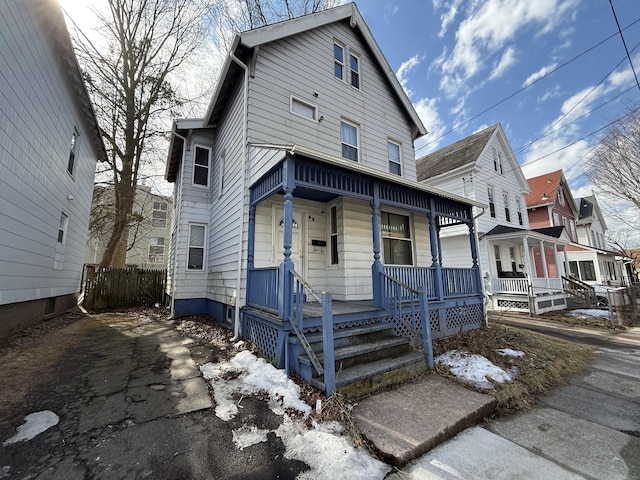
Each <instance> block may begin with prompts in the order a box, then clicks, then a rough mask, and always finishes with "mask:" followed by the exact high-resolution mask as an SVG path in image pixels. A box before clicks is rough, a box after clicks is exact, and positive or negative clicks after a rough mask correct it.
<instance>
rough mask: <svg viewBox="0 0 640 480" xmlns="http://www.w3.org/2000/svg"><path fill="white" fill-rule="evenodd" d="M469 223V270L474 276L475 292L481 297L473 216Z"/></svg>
mask: <svg viewBox="0 0 640 480" xmlns="http://www.w3.org/2000/svg"><path fill="white" fill-rule="evenodd" d="M471 217H472V218H471V221H470V222H469V242H470V243H471V260H472V266H471V268H472V269H473V271H474V276H475V279H476V282H477V285H476V291H477V293H478V295H482V274H481V273H480V266H479V265H478V241H477V239H476V228H475V224H474V221H473V215H471Z"/></svg>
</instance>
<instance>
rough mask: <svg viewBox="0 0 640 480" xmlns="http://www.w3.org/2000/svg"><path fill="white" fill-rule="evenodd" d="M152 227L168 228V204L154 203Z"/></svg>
mask: <svg viewBox="0 0 640 480" xmlns="http://www.w3.org/2000/svg"><path fill="white" fill-rule="evenodd" d="M151 226H152V227H157V228H165V227H166V226H167V202H153V212H152V213H151Z"/></svg>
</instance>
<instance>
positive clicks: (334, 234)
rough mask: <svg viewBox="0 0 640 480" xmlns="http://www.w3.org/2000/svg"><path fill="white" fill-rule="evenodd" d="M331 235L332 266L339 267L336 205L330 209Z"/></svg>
mask: <svg viewBox="0 0 640 480" xmlns="http://www.w3.org/2000/svg"><path fill="white" fill-rule="evenodd" d="M329 235H330V239H329V242H330V245H329V247H330V249H331V250H330V255H331V265H338V208H337V207H336V206H335V205H334V206H332V207H331V208H330V209H329Z"/></svg>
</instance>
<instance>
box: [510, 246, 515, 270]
mask: <svg viewBox="0 0 640 480" xmlns="http://www.w3.org/2000/svg"><path fill="white" fill-rule="evenodd" d="M509 260H511V271H512V272H515V271H516V270H517V268H516V249H515V248H513V247H509Z"/></svg>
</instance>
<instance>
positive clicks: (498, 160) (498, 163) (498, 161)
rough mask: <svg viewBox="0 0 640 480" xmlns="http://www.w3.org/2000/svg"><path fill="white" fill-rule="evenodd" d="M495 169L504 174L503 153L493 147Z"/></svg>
mask: <svg viewBox="0 0 640 480" xmlns="http://www.w3.org/2000/svg"><path fill="white" fill-rule="evenodd" d="M493 169H494V170H495V171H496V172H498V173H499V174H501V175H502V173H503V172H502V153H501V152H499V151H498V150H496V149H495V148H494V149H493Z"/></svg>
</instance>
